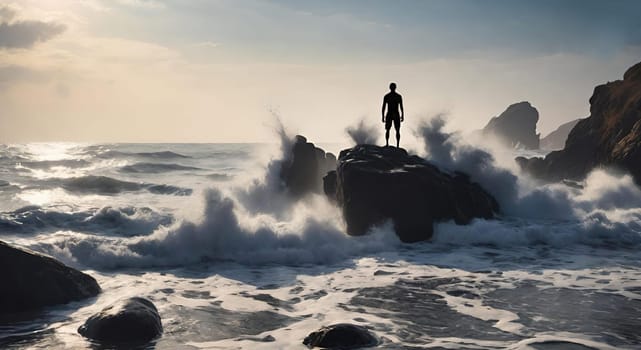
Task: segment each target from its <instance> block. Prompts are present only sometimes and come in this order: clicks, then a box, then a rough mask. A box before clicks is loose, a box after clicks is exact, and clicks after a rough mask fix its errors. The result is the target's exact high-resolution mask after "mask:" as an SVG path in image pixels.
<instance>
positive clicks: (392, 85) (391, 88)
mask: <svg viewBox="0 0 641 350" xmlns="http://www.w3.org/2000/svg"><path fill="white" fill-rule="evenodd" d="M389 89H390V90H392V91H396V83H390V84H389Z"/></svg>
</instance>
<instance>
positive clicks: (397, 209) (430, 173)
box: [324, 145, 499, 242]
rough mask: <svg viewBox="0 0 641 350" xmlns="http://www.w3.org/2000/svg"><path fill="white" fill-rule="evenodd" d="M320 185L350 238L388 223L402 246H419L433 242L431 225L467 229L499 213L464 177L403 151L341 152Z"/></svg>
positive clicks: (375, 148) (361, 147) (367, 149)
mask: <svg viewBox="0 0 641 350" xmlns="http://www.w3.org/2000/svg"><path fill="white" fill-rule="evenodd" d="M324 182H325V186H324V187H325V191H326V194H327V196H328V197H329V198H330V199H331V200H334V201H336V203H337V204H338V205H339V206H340V207H341V209H342V211H343V217H344V219H345V222H346V224H347V233H348V234H350V235H353V236H360V235H363V234H366V233H367V231H368V230H369V229H370V228H371V227H373V226H375V225H378V224H381V223H383V222H384V221H385V220H388V219H391V220H392V221H393V222H394V229H395V231H396V234H397V235H398V236H399V238H400V239H401V240H402V241H403V242H417V241H422V240H427V239H430V238H431V237H432V232H433V223H434V222H435V221H448V220H454V222H456V223H457V224H467V223H469V222H470V221H472V219H474V218H484V219H490V218H493V217H494V214H495V213H496V212H498V210H499V205H498V202H497V201H496V200H495V199H494V197H492V196H491V195H490V194H489V193H487V192H486V191H485V190H484V189H483V188H481V186H480V185H478V184H476V183H472V182H471V181H470V179H469V177H468V176H467V175H465V174H463V173H460V172H455V173H451V174H450V173H446V172H444V171H441V170H439V168H437V167H436V166H435V165H432V164H430V163H429V162H427V161H426V160H424V159H422V158H420V157H418V156H410V155H408V154H407V152H406V151H405V150H404V149H402V148H395V147H379V146H374V145H358V146H355V147H353V148H350V149H346V150H343V151H341V153H340V156H339V157H338V167H337V170H336V171H335V172H330V173H329V174H328V175H327V176H325V178H324Z"/></svg>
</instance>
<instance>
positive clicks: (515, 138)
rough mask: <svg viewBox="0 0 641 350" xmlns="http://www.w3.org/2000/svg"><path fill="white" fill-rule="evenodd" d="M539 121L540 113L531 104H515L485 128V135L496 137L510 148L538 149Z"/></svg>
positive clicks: (491, 120)
mask: <svg viewBox="0 0 641 350" xmlns="http://www.w3.org/2000/svg"><path fill="white" fill-rule="evenodd" d="M538 121H539V112H538V111H537V110H536V108H534V107H532V105H530V103H529V102H525V101H524V102H519V103H515V104H513V105H510V106H509V107H508V108H507V109H506V110H505V111H504V112H503V113H501V115H499V116H498V117H494V118H492V119H490V121H489V122H488V123H487V125H486V126H485V128H483V135H486V136H488V135H490V136H494V137H496V138H497V139H498V140H499V141H500V142H502V143H504V144H505V145H506V146H508V147H512V148H526V149H538V148H539V134H537V133H536V123H537V122H538Z"/></svg>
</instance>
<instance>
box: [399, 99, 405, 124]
mask: <svg viewBox="0 0 641 350" xmlns="http://www.w3.org/2000/svg"><path fill="white" fill-rule="evenodd" d="M400 100H401V103H400V106H401V121H404V120H405V112H404V111H403V98H402V97H401V98H400Z"/></svg>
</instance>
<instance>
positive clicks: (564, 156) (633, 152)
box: [517, 63, 641, 184]
mask: <svg viewBox="0 0 641 350" xmlns="http://www.w3.org/2000/svg"><path fill="white" fill-rule="evenodd" d="M517 162H518V163H519V165H521V167H522V168H523V169H525V170H526V171H529V172H530V173H531V174H533V175H534V176H536V177H539V178H542V179H546V180H550V181H558V180H561V179H574V180H580V179H583V178H584V177H585V176H586V175H587V174H588V173H589V172H590V170H592V169H594V168H595V167H603V166H605V167H612V168H619V169H622V170H625V171H627V172H629V173H631V174H632V176H633V177H634V179H635V181H636V182H637V183H638V184H641V63H637V64H636V65H634V66H632V67H631V68H629V69H628V70H627V71H626V72H625V74H624V75H623V80H617V81H613V82H609V83H607V84H603V85H599V86H597V87H596V88H595V89H594V93H593V94H592V97H591V98H590V116H589V117H588V118H586V119H582V120H581V121H579V122H578V123H577V124H576V126H575V127H574V128H573V129H572V131H571V132H570V134H569V135H568V139H567V141H566V143H565V148H564V149H562V150H560V151H555V152H551V153H550V154H548V155H547V156H546V157H545V158H530V159H526V158H523V157H519V158H517Z"/></svg>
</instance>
